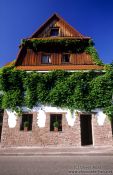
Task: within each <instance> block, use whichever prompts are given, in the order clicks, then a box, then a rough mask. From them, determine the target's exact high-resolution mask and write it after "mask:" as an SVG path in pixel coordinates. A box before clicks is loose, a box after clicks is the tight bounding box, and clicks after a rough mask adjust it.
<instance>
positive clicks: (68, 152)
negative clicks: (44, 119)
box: [0, 146, 113, 156]
mask: <svg viewBox="0 0 113 175" xmlns="http://www.w3.org/2000/svg"><path fill="white" fill-rule="evenodd" d="M80 155H82V156H87V155H88V156H92V155H93V156H94V155H100V156H113V147H92V146H88V147H79V148H75V147H71V148H70V147H11V148H0V156H80Z"/></svg>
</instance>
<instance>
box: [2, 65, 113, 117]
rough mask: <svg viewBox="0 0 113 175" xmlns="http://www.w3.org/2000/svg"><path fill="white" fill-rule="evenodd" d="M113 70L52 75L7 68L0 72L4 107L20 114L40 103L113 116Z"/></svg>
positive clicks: (56, 73)
mask: <svg viewBox="0 0 113 175" xmlns="http://www.w3.org/2000/svg"><path fill="white" fill-rule="evenodd" d="M112 94H113V70H112V68H110V69H108V70H106V73H103V72H94V71H90V72H66V71H52V72H48V73H38V72H29V73H27V72H25V71H18V70H15V68H11V67H9V68H8V67H7V68H3V69H2V70H1V71H0V108H3V109H6V108H11V109H12V110H16V111H17V112H19V111H21V107H22V106H28V107H29V108H32V107H33V106H35V105H37V104H44V105H52V106H56V107H62V108H69V109H71V110H73V109H79V110H86V111H91V110H92V109H95V108H102V109H103V110H104V112H105V113H106V114H107V115H108V116H109V117H110V118H112V117H113V102H112Z"/></svg>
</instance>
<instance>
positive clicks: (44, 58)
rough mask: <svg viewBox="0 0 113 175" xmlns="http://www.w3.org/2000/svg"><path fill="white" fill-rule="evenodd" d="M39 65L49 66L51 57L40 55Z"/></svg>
mask: <svg viewBox="0 0 113 175" xmlns="http://www.w3.org/2000/svg"><path fill="white" fill-rule="evenodd" d="M41 63H42V64H50V63H51V56H50V55H42V59H41Z"/></svg>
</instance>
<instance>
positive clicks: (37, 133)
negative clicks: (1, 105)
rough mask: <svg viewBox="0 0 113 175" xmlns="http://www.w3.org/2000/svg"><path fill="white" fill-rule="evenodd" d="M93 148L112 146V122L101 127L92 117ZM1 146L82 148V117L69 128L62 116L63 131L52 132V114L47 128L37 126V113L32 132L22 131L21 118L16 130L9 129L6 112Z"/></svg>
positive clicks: (46, 125)
mask: <svg viewBox="0 0 113 175" xmlns="http://www.w3.org/2000/svg"><path fill="white" fill-rule="evenodd" d="M92 135H93V136H92V137H93V146H108V145H112V143H113V142H112V132H111V125H110V122H109V121H108V120H107V119H106V121H105V123H104V125H103V126H99V125H98V123H97V120H96V117H95V116H92ZM1 145H2V146H5V147H8V146H9V147H10V146H14V147H15V146H39V147H40V146H42V147H44V146H51V147H54V146H55V147H56V146H60V147H71V146H72V147H73V146H74V147H80V146H81V128H80V117H77V118H76V121H75V124H74V126H73V127H71V126H69V125H68V123H67V120H66V117H65V113H64V114H62V131H60V132H54V131H50V114H49V113H47V118H46V124H45V127H43V128H39V127H38V125H37V113H36V112H34V113H33V123H32V131H20V118H19V117H18V118H17V124H16V127H15V128H9V126H8V115H7V112H6V111H5V112H4V119H3V128H2V137H1Z"/></svg>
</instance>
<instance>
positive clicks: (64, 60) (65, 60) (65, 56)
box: [62, 53, 70, 63]
mask: <svg viewBox="0 0 113 175" xmlns="http://www.w3.org/2000/svg"><path fill="white" fill-rule="evenodd" d="M69 62H70V54H69V53H65V54H63V55H62V63H69Z"/></svg>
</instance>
